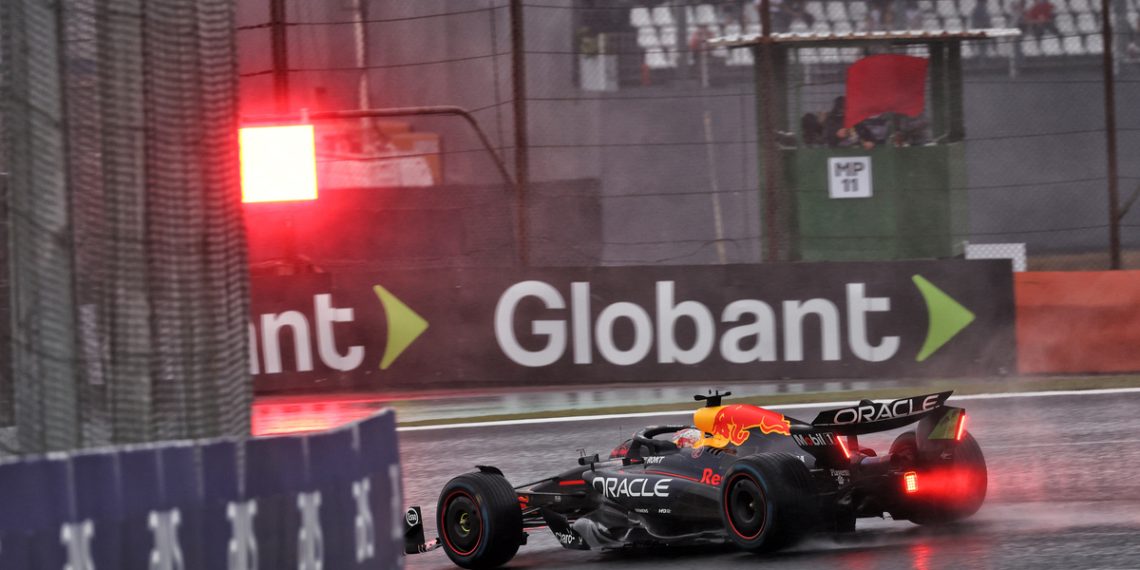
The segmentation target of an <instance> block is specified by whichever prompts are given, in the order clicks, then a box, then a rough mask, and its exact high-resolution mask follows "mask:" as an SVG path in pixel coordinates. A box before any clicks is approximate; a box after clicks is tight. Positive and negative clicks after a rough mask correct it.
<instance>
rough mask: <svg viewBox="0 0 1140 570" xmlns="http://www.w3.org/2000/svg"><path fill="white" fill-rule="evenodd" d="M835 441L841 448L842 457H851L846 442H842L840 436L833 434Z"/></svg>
mask: <svg viewBox="0 0 1140 570" xmlns="http://www.w3.org/2000/svg"><path fill="white" fill-rule="evenodd" d="M835 441H838V442H839V449H842V450H843V457H845V458H847V459H851V450H849V449H847V444H846V443H844V441H843V437H842V436H835Z"/></svg>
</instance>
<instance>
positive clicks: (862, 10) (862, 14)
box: [847, 0, 867, 26]
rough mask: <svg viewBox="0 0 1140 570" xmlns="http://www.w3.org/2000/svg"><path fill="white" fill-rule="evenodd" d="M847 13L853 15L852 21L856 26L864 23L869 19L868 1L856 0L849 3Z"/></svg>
mask: <svg viewBox="0 0 1140 570" xmlns="http://www.w3.org/2000/svg"><path fill="white" fill-rule="evenodd" d="M847 13H848V14H850V16H851V22H852V23H854V24H855V25H856V26H861V25H863V22H866V21H867V3H866V2H863V1H862V0H854V1H852V2H849V3H848V4H847Z"/></svg>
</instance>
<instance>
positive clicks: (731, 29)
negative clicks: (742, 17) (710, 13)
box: [724, 23, 740, 51]
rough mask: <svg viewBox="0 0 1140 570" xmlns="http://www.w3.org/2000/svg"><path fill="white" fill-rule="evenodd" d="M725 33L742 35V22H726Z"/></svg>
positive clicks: (727, 34)
mask: <svg viewBox="0 0 1140 570" xmlns="http://www.w3.org/2000/svg"><path fill="white" fill-rule="evenodd" d="M724 35H726V36H739V35H740V24H737V23H731V24H725V25H724ZM733 51H739V50H733Z"/></svg>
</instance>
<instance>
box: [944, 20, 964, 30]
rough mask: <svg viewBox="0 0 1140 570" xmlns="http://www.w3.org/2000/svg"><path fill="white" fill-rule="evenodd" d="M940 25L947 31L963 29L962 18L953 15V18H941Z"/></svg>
mask: <svg viewBox="0 0 1140 570" xmlns="http://www.w3.org/2000/svg"><path fill="white" fill-rule="evenodd" d="M942 27H943V28H945V29H946V31H949V32H960V31H962V30H963V29H964V28H963V27H962V18H959V17H957V16H954V17H953V18H943V20H942Z"/></svg>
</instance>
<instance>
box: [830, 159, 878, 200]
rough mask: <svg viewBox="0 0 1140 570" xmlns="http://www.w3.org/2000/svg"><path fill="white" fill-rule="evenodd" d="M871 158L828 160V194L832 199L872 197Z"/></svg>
mask: <svg viewBox="0 0 1140 570" xmlns="http://www.w3.org/2000/svg"><path fill="white" fill-rule="evenodd" d="M871 191H872V188H871V157H869V156H839V157H833V158H829V159H827V193H828V196H830V197H831V198H870V197H871Z"/></svg>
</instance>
